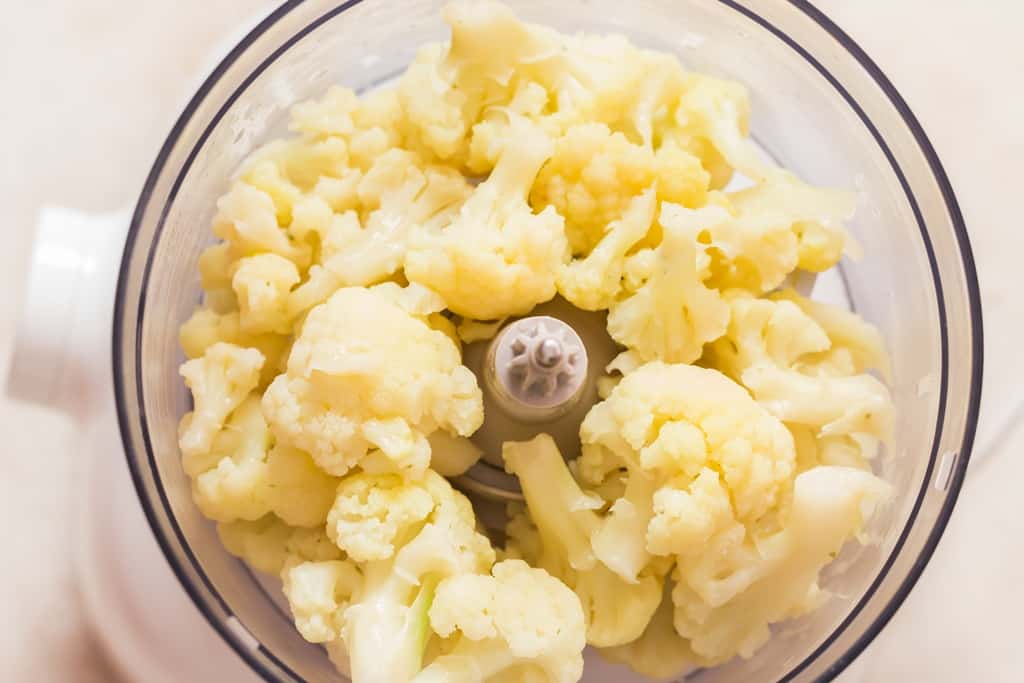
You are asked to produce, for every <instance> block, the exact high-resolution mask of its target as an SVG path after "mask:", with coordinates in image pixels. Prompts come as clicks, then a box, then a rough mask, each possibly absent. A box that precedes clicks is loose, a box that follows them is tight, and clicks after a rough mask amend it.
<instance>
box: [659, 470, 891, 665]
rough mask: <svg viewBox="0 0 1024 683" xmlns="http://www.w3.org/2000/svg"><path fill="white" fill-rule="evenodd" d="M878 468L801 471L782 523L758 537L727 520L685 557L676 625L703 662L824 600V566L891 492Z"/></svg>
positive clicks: (756, 642)
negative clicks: (821, 576) (876, 472)
mask: <svg viewBox="0 0 1024 683" xmlns="http://www.w3.org/2000/svg"><path fill="white" fill-rule="evenodd" d="M889 492H890V487H889V485H888V484H886V483H884V482H882V481H881V480H880V479H878V478H877V477H876V476H874V475H873V474H870V473H868V472H863V471H861V470H857V469H850V468H845V467H816V468H814V469H812V470H810V471H808V472H805V473H803V474H801V475H799V476H798V477H797V478H796V483H795V484H794V487H793V502H792V505H791V507H790V509H789V512H788V515H787V519H786V524H785V526H784V528H783V529H782V530H780V531H778V532H776V533H775V534H773V535H771V536H768V537H766V538H762V539H759V540H758V541H757V543H756V546H755V544H754V542H753V541H752V540H751V539H750V538H749V536H748V537H744V534H742V533H741V532H740V531H739V530H738V529H736V528H726V529H724V530H722V531H721V532H719V533H718V534H717V536H716V537H715V538H713V539H712V540H711V542H710V543H709V544H708V547H707V549H706V551H705V552H703V553H700V554H698V555H693V556H691V557H689V558H687V559H685V560H683V559H680V562H679V564H678V566H677V568H676V580H677V584H676V587H675V589H674V590H673V592H672V600H673V603H674V604H675V606H676V608H675V618H674V623H675V628H676V631H677V632H678V633H679V634H680V635H681V636H683V637H684V638H686V639H688V640H689V642H690V647H691V648H692V649H693V652H694V653H695V654H696V655H697V657H698V659H699V661H700V662H701V663H702V664H704V665H713V664H717V663H720V662H722V661H725V660H727V659H729V658H731V657H732V656H734V655H735V654H740V655H742V656H745V657H749V656H751V655H752V654H753V653H754V652H755V651H756V650H757V649H758V648H759V647H761V646H762V645H763V644H764V643H765V642H766V641H767V640H768V637H769V635H770V632H769V626H770V624H772V623H774V622H777V621H781V620H782V619H788V618H793V617H796V616H800V615H801V614H804V613H806V612H808V611H810V610H812V609H815V608H816V607H817V606H819V605H820V604H821V603H822V602H823V601H824V599H826V598H827V593H825V591H823V590H822V589H821V588H820V587H819V586H818V574H819V572H820V571H821V568H822V567H824V566H825V565H826V564H828V562H829V561H830V560H831V559H832V558H833V557H835V556H836V554H837V553H838V552H839V550H840V548H841V547H842V546H843V544H844V543H845V542H846V541H847V540H848V539H849V538H850V537H852V536H856V535H858V534H860V533H861V531H862V530H863V528H864V524H865V523H866V522H867V520H868V519H869V518H870V517H871V515H872V514H873V512H874V511H875V509H876V508H877V507H878V505H879V504H880V503H882V502H883V501H884V500H885V499H886V498H887V497H888V496H889Z"/></svg>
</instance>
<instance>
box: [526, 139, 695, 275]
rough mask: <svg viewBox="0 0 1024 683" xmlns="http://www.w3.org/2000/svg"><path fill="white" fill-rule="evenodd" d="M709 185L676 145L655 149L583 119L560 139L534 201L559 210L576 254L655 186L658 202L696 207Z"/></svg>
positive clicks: (535, 189) (533, 193) (590, 245)
mask: <svg viewBox="0 0 1024 683" xmlns="http://www.w3.org/2000/svg"><path fill="white" fill-rule="evenodd" d="M512 139H514V138H512ZM707 187H708V174H707V172H705V171H704V169H703V168H701V165H700V161H699V160H698V159H697V158H696V157H694V156H692V155H691V154H689V153H687V152H685V151H684V150H682V149H680V148H679V147H678V146H676V145H673V144H669V145H666V146H663V147H661V148H659V149H658V150H656V151H655V150H653V149H650V148H648V147H644V146H641V145H638V144H634V143H632V142H630V141H629V140H628V139H627V138H626V136H625V135H623V134H622V133H617V132H613V131H612V130H611V129H610V128H609V127H608V126H606V125H603V124H599V123H585V124H579V125H575V126H572V127H570V128H569V129H568V131H566V133H565V135H563V136H561V137H559V138H557V139H556V141H555V149H554V154H553V155H552V157H551V160H550V161H549V162H548V163H547V164H545V165H544V167H543V168H542V169H541V171H540V173H539V174H538V175H537V179H536V181H535V182H534V184H533V189H532V191H531V194H530V201H531V203H532V204H533V206H534V207H536V208H544V207H547V206H553V207H554V208H555V209H557V210H558V212H559V213H560V214H561V215H562V216H564V217H565V223H566V235H567V237H568V239H569V245H570V247H571V249H572V252H573V254H583V255H585V254H588V253H590V251H591V250H592V249H593V248H594V247H595V245H597V243H598V242H600V241H601V239H602V237H603V236H604V235H606V233H607V231H608V230H609V225H610V224H611V223H612V222H613V221H616V220H618V219H620V218H621V217H622V216H623V215H624V213H625V212H626V210H627V208H628V207H629V206H630V203H631V202H633V201H634V199H635V198H636V197H637V196H639V195H641V194H643V193H644V192H646V191H648V190H650V189H653V190H655V193H656V196H657V199H658V200H659V201H667V202H674V203H678V204H682V205H684V206H694V207H696V206H701V205H702V204H704V202H705V198H706V194H707ZM648 227H649V226H648ZM645 234H646V233H645ZM644 236H645V235H641V237H644Z"/></svg>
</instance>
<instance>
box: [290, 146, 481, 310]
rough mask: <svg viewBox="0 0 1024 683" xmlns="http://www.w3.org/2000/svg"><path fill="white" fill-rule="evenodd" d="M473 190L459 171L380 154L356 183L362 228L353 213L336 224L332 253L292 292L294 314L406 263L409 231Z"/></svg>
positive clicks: (440, 216) (407, 155) (439, 216)
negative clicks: (357, 183)
mask: <svg viewBox="0 0 1024 683" xmlns="http://www.w3.org/2000/svg"><path fill="white" fill-rule="evenodd" d="M470 191H471V186H470V185H469V183H468V182H467V181H466V179H465V178H463V177H462V176H461V175H460V174H458V173H457V172H455V171H453V170H451V169H447V168H444V167H440V166H429V167H423V165H422V163H421V162H420V161H419V158H418V157H417V156H416V155H415V154H412V153H411V152H407V151H405V150H400V149H393V150H390V151H389V152H387V153H385V154H383V155H381V156H380V157H378V158H377V159H376V161H374V163H373V166H372V167H371V168H370V170H369V171H367V172H366V174H365V175H364V176H363V178H362V180H360V182H359V185H358V188H357V193H358V195H359V198H360V205H361V206H362V207H363V211H364V214H365V220H364V221H363V225H362V227H361V229H356V228H357V226H358V221H357V219H356V216H355V215H352V214H350V215H348V217H347V218H345V219H343V220H344V223H343V224H342V225H341V226H340V227H339V226H338V225H337V223H336V224H335V226H334V227H335V229H336V231H335V233H334V236H335V240H334V243H333V244H330V252H331V253H329V254H325V256H324V259H325V260H324V261H323V262H322V263H321V264H319V265H316V266H314V267H313V268H312V269H310V275H309V280H308V281H306V282H305V283H303V284H302V285H301V286H299V287H298V288H297V289H296V290H295V291H294V293H293V294H292V297H291V301H289V305H288V310H289V313H290V315H292V316H297V315H299V314H301V313H302V312H304V311H306V310H309V309H310V308H312V307H313V306H315V305H316V304H319V303H322V302H323V301H326V299H327V297H329V296H330V295H331V294H332V293H333V292H335V291H336V290H337V289H339V288H340V287H350V286H367V285H372V284H375V283H377V282H381V281H383V280H386V279H387V278H389V277H392V276H393V275H394V274H395V273H396V272H398V271H399V270H400V269H401V267H402V264H403V261H404V259H405V256H406V247H407V244H408V241H409V238H410V234H411V233H412V232H413V231H414V230H417V229H419V228H421V227H422V226H423V225H424V224H425V223H427V222H429V221H431V219H433V221H436V222H443V221H444V220H445V219H446V216H447V213H448V212H447V211H446V210H447V209H449V208H453V209H454V208H457V207H458V206H459V205H460V204H461V203H462V201H463V200H464V199H465V198H466V197H467V196H469V193H470ZM342 231H343V232H342ZM321 243H323V242H321Z"/></svg>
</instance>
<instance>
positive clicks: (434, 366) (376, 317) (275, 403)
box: [263, 287, 483, 476]
mask: <svg viewBox="0 0 1024 683" xmlns="http://www.w3.org/2000/svg"><path fill="white" fill-rule="evenodd" d="M371 321H372V324H371ZM409 349H416V353H409ZM263 412H264V415H266V417H267V421H268V423H269V424H270V426H271V429H272V431H273V432H274V435H275V436H276V437H277V439H278V440H279V441H280V442H282V443H285V444H290V445H292V446H294V447H296V448H300V449H302V450H304V451H307V452H308V453H309V454H310V455H312V456H313V460H314V461H315V462H316V463H317V465H319V466H320V467H321V468H322V469H323V470H324V471H325V472H328V473H329V474H333V475H336V476H341V475H343V474H345V473H346V472H348V470H350V469H351V468H352V467H355V466H356V465H359V464H361V463H362V464H363V467H364V469H366V468H368V467H372V468H374V469H377V470H388V469H390V470H393V471H397V470H401V471H405V472H408V473H410V474H417V473H421V472H422V471H423V470H424V469H426V467H427V465H428V464H429V461H430V445H429V443H428V441H427V436H428V435H429V434H430V433H431V432H433V431H434V430H435V429H438V428H442V429H446V430H448V431H450V432H452V433H455V434H459V435H463V436H466V435H469V434H471V433H472V432H473V431H474V430H475V429H476V428H477V427H479V426H480V423H481V421H482V420H483V403H482V396H481V393H480V388H479V387H478V386H477V384H476V378H475V377H474V376H473V374H472V373H471V372H470V371H469V370H468V369H466V367H465V366H463V365H462V363H461V358H460V356H459V350H458V348H457V347H456V346H455V344H454V343H453V342H452V341H451V339H449V338H448V337H447V336H445V335H444V334H443V333H441V332H438V331H436V330H434V329H432V328H431V327H430V326H429V325H427V323H426V322H424V321H423V320H422V319H419V318H417V317H414V316H412V315H410V314H409V313H408V312H407V311H406V310H404V309H403V308H401V307H400V306H398V305H397V304H395V303H394V302H393V301H392V300H391V299H390V298H389V296H388V295H387V294H382V293H381V292H380V291H375V290H373V289H365V288H362V287H349V288H344V289H340V290H338V291H337V292H335V293H334V294H333V295H332V296H331V298H330V299H328V300H327V302H326V303H324V304H322V305H320V306H317V307H316V308H314V309H313V310H312V311H311V312H310V313H309V316H308V317H307V318H306V321H305V323H304V324H303V326H302V332H301V334H300V335H299V336H298V338H297V339H296V340H295V343H294V345H293V346H292V351H291V354H290V356H289V358H288V372H287V373H286V374H284V375H281V376H279V377H278V378H277V379H275V380H274V381H273V382H272V383H271V384H270V386H269V387H268V388H267V391H266V393H265V394H264V395H263ZM368 455H373V456H374V457H372V458H370V459H369V460H367V456H368ZM364 460H365V462H364Z"/></svg>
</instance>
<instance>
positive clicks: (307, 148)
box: [242, 136, 349, 215]
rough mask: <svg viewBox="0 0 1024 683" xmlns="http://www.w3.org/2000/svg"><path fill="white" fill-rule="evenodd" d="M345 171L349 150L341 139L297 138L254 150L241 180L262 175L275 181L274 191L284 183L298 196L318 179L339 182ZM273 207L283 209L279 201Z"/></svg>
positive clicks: (251, 180) (289, 193) (314, 184)
mask: <svg viewBox="0 0 1024 683" xmlns="http://www.w3.org/2000/svg"><path fill="white" fill-rule="evenodd" d="M348 169H349V150H348V144H347V142H346V141H345V139H344V138H341V137H336V136H329V137H316V136H300V137H290V138H285V139H281V140H274V141H273V142H270V143H268V144H266V145H264V146H263V147H261V148H260V149H258V150H256V151H255V152H254V153H253V154H252V156H250V157H249V159H248V160H247V161H246V163H245V164H244V165H243V169H242V179H243V180H245V181H247V182H255V178H254V176H255V175H256V174H265V177H267V178H270V177H275V178H276V185H277V187H281V184H282V183H287V185H290V186H291V187H294V188H296V189H297V190H298V191H299V192H308V191H310V190H312V189H313V188H314V187H316V184H317V183H318V182H319V181H320V179H321V178H325V177H326V178H341V177H344V175H345V173H346V172H347V171H348ZM287 185H286V186H285V187H287ZM267 191H268V194H270V195H271V196H275V195H282V196H284V194H285V193H286V194H287V196H289V197H291V198H295V197H297V196H298V195H296V194H295V193H293V192H292V191H290V190H286V191H285V193H281V192H280V190H275V189H270V188H267ZM276 205H277V207H278V211H281V209H282V208H284V207H282V205H281V203H280V202H279V201H278V202H276ZM288 211H289V212H290V207H289V208H288ZM289 215H290V213H289Z"/></svg>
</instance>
